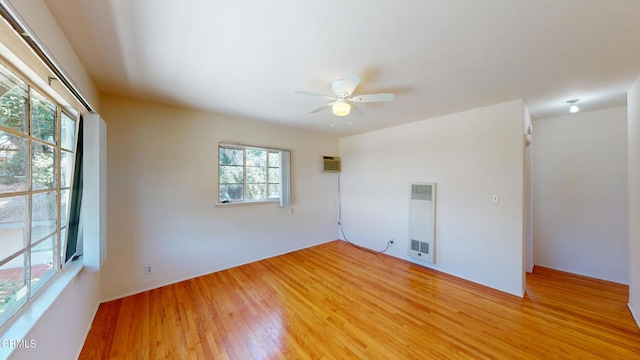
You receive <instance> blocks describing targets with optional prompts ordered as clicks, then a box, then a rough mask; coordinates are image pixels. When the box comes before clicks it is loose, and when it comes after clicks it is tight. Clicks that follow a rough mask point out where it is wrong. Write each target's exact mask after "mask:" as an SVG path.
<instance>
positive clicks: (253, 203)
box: [216, 199, 280, 207]
mask: <svg viewBox="0 0 640 360" xmlns="http://www.w3.org/2000/svg"><path fill="white" fill-rule="evenodd" d="M279 203H280V199H273V200H264V201H238V202H228V203H216V207H234V206H244V205H262V204H279Z"/></svg>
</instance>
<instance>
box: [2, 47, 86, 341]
mask: <svg viewBox="0 0 640 360" xmlns="http://www.w3.org/2000/svg"><path fill="white" fill-rule="evenodd" d="M0 67H2V68H3V69H4V71H6V72H8V73H10V74H11V75H13V76H14V77H16V78H18V79H19V80H21V81H22V82H23V83H24V85H25V87H26V89H25V90H26V92H25V93H26V98H25V106H26V108H25V114H24V116H25V119H24V121H25V124H24V132H23V131H20V130H16V129H13V128H11V127H7V126H4V125H0V130H1V131H3V132H4V133H5V134H7V135H11V136H16V137H19V138H20V139H23V140H24V141H25V143H26V144H25V148H24V158H25V163H28V165H25V167H26V169H25V178H26V180H25V186H26V188H25V189H23V190H19V191H9V192H6V193H2V194H0V200H2V199H10V198H16V197H20V196H24V197H26V200H25V209H24V212H25V214H24V218H23V225H22V239H23V240H22V245H21V248H20V249H19V250H17V251H14V252H12V253H10V254H7V255H6V256H3V257H2V258H0V266H4V265H6V264H9V263H11V262H12V261H15V260H16V259H19V258H21V257H22V262H23V265H22V268H21V269H22V277H23V279H24V282H25V284H24V289H25V294H24V295H23V296H22V299H20V300H17V301H15V302H14V303H13V304H11V305H10V306H9V307H7V308H5V311H6V312H5V314H6V315H4V314H3V315H2V316H0V328H4V327H5V325H7V324H9V323H12V319H13V318H14V317H15V316H16V315H17V314H20V313H21V311H22V309H24V308H25V307H26V306H28V305H29V304H30V303H31V302H32V301H33V299H34V298H35V297H37V296H38V295H39V294H41V293H42V292H43V289H44V288H45V287H47V285H48V284H50V283H51V282H52V281H53V280H54V279H56V278H57V277H59V275H60V272H61V270H62V269H63V268H65V267H66V266H67V265H68V262H65V261H64V260H63V257H64V251H65V249H64V248H63V244H66V240H67V239H63V237H62V234H63V233H64V234H65V236H66V235H68V221H69V206H68V205H67V214H65V215H64V216H63V214H62V202H63V200H62V194H63V192H64V191H65V190H68V197H69V198H70V196H71V186H64V184H62V175H63V169H62V154H63V153H71V157H70V159H69V160H70V161H71V162H72V164H71V168H70V171H69V172H67V174H66V175H68V176H69V177H70V179H68V180H72V179H73V176H74V171H75V169H74V166H73V163H74V162H75V161H74V160H75V155H76V148H77V145H76V140H77V137H78V125H79V112H78V111H77V110H75V109H73V108H70V107H69V106H68V105H66V106H65V105H63V104H61V103H60V102H59V101H58V100H56V99H55V96H51V94H50V93H48V92H47V91H43V89H41V88H40V87H38V86H36V85H35V84H34V83H33V82H32V81H31V79H30V78H29V77H28V76H25V74H23V73H22V72H21V71H18V70H17V69H16V68H15V67H13V66H12V64H10V63H8V62H7V61H5V60H4V59H3V60H0ZM34 93H35V94H37V96H39V97H40V98H41V99H43V100H44V101H47V102H48V103H50V104H51V105H53V106H54V107H55V112H54V114H55V118H54V127H53V132H54V134H53V139H52V140H51V139H42V138H41V137H39V136H37V135H36V134H35V131H34V126H35V122H34V121H33V105H34V97H35V96H34V95H33V94H34ZM74 114H75V115H74ZM63 115H64V116H66V117H67V118H68V119H70V120H71V121H72V122H73V125H74V129H73V143H72V144H71V147H72V149H71V150H70V149H68V148H66V147H63V144H62V121H63V120H62V119H63ZM34 145H38V146H48V147H51V148H52V149H53V152H54V154H53V159H52V162H53V164H52V167H53V185H52V186H51V187H44V188H37V187H36V186H34V178H33V166H34V165H33V164H34V157H33V156H34V154H35V153H36V152H35V151H34ZM67 170H69V169H67ZM48 193H52V194H53V198H54V204H53V209H54V212H55V215H54V225H53V230H52V231H50V232H48V233H47V234H41V235H39V237H38V238H32V237H33V233H32V228H33V226H34V225H33V218H34V216H33V214H34V207H33V197H34V196H35V195H38V194H48ZM69 201H70V199H67V203H69ZM63 218H65V219H66V221H65V222H64V223H63V222H62V220H63ZM47 241H52V242H53V243H52V245H51V250H50V251H52V262H51V269H48V270H47V271H46V272H45V273H43V275H46V276H43V277H42V278H40V279H39V281H37V282H33V276H34V275H33V273H32V270H33V264H34V263H32V256H33V253H34V252H37V251H38V249H37V248H38V246H40V245H42V244H45V243H46V242H47ZM48 249H49V248H48V247H47V250H46V251H49V250H48ZM45 261H46V259H45ZM39 263H40V262H37V264H39ZM16 269H19V268H18V267H16ZM10 295H11V296H15V294H14V293H11V294H10ZM23 299H24V300H23Z"/></svg>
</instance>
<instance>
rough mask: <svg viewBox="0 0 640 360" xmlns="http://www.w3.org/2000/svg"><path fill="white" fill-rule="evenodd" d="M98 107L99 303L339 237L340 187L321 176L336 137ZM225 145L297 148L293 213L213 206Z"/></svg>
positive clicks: (156, 109)
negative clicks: (104, 244) (103, 153)
mask: <svg viewBox="0 0 640 360" xmlns="http://www.w3.org/2000/svg"><path fill="white" fill-rule="evenodd" d="M101 103H102V111H103V112H102V115H103V116H104V118H105V119H108V135H107V138H108V152H107V154H108V155H107V158H108V160H107V163H108V167H107V192H108V194H109V202H108V205H107V209H108V210H107V216H108V219H109V222H108V226H107V234H108V246H109V250H108V251H109V256H108V257H107V260H106V262H105V264H104V267H103V270H102V299H103V300H105V299H113V298H117V297H122V296H125V295H128V294H132V293H136V292H140V291H143V290H146V289H150V288H156V287H158V286H162V285H166V284H169V283H173V282H176V281H180V280H183V279H188V278H193V277H196V276H199V275H202V274H207V273H211V272H214V271H218V270H221V269H225V268H229V267H233V266H237V265H240V264H245V263H249V262H252V261H256V260H259V259H263V258H267V257H271V256H274V255H279V254H282V253H286V252H290V251H294V250H297V249H301V248H305V247H309V246H312V245H316V244H320V243H324V242H327V241H331V240H335V239H336V238H337V231H336V219H337V198H336V195H335V194H336V184H335V182H334V178H333V177H332V176H330V174H325V173H322V172H321V171H320V170H321V159H322V155H323V154H337V153H338V139H337V137H332V136H328V135H323V134H318V133H312V132H308V131H303V130H298V129H292V128H286V127H282V126H277V125H273V124H267V123H265V122H256V121H249V120H243V119H239V118H232V117H228V116H223V115H217V114H212V113H204V112H198V111H193V110H186V109H180V108H176V107H169V106H164V105H158V104H153V103H148V102H142V101H134V100H129V99H125V98H119V97H103V98H102V99H101ZM219 142H230V143H244V144H249V145H256V146H265V147H278V148H283V149H291V167H292V169H291V174H292V179H291V191H292V201H293V204H292V209H293V213H291V211H290V209H289V208H280V207H279V206H278V204H277V203H269V204H258V205H238V206H233V207H225V208H223V207H216V202H217V196H218V195H217V194H218V192H217V183H218V180H217V174H218V168H217V161H218V160H217V159H218V155H217V154H218V153H217V151H218V143H219ZM146 264H149V265H151V266H152V267H153V269H154V270H153V271H154V272H153V274H150V275H145V274H144V271H143V270H144V267H145V265H146Z"/></svg>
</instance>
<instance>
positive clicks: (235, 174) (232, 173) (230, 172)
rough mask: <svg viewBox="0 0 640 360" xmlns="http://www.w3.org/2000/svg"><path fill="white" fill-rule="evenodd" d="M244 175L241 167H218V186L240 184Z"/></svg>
mask: <svg viewBox="0 0 640 360" xmlns="http://www.w3.org/2000/svg"><path fill="white" fill-rule="evenodd" d="M242 183H244V174H243V171H242V166H220V184H221V185H222V184H242Z"/></svg>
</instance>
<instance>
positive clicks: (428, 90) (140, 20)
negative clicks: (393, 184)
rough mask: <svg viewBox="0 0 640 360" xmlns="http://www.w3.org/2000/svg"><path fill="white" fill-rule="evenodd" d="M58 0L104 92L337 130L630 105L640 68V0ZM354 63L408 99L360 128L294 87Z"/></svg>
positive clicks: (318, 87)
mask: <svg viewBox="0 0 640 360" xmlns="http://www.w3.org/2000/svg"><path fill="white" fill-rule="evenodd" d="M45 2H46V3H47V5H48V6H49V8H50V10H51V12H52V14H53V15H54V17H55V18H56V19H57V21H58V23H59V24H60V26H61V27H62V29H63V31H64V32H65V34H66V36H67V38H68V39H69V41H70V42H71V44H72V46H73V47H74V48H75V49H76V52H77V53H78V56H79V57H80V59H81V60H82V61H83V63H84V64H85V67H86V68H87V70H88V72H89V74H90V75H91V77H92V78H93V80H94V82H95V84H96V86H97V87H98V89H99V90H100V91H101V92H103V93H107V94H115V95H123V96H130V97H134V98H140V99H146V100H151V101H156V102H163V103H168V104H174V105H179V106H185V107H189V108H196V109H201V110H210V111H215V112H220V113H226V114H231V115H239V116H243V117H247V118H253V119H258V120H265V121H271V122H275V123H281V124H287V125H293V126H299V127H306V128H311V129H315V130H320V131H326V132H329V133H334V134H337V135H346V134H353V133H360V132H364V131H370V130H374V129H379V128H384V127H390V126H394V125H398V124H403V123H408V122H412V121H418V120H423V119H427V118H431V117H435V116H439V115H444V114H449V113H454V112H458V111H463V110H467V109H472V108H477V107H481V106H485V105H492V104H496V103H500V102H505V101H510V100H515V99H520V98H522V99H524V100H525V102H526V104H527V106H528V108H529V110H530V111H531V114H532V116H533V117H534V118H543V117H550V116H556V115H562V114H566V113H567V109H568V106H567V104H566V103H565V102H566V100H568V99H572V98H580V99H581V101H580V105H581V108H582V109H583V110H587V111H588V110H595V109H601V108H607V107H612V106H619V105H624V104H625V103H626V90H627V89H628V88H629V87H630V85H631V84H632V83H633V81H634V80H635V79H636V78H637V77H638V76H640V39H639V37H640V19H639V18H638V14H640V1H638V0H608V1H602V0H483V1H479V0H421V1H417V0H399V1H398V0H396V1H382V0H378V1H370V0H350V1H337V0H323V1H311V0H307V1H300V0H278V1H265V0H247V1H214V0H190V1H175V0H135V1H132V0H45ZM349 73H352V74H355V75H358V76H360V77H362V79H363V80H362V83H361V85H360V87H359V88H358V89H357V90H356V93H375V92H393V93H395V94H396V100H395V101H394V102H392V103H379V104H361V105H359V107H360V108H361V109H362V110H363V111H364V115H362V116H359V117H351V116H350V120H351V121H352V122H353V125H351V126H349V125H347V122H348V120H346V119H345V118H337V117H335V116H333V115H332V114H331V111H324V112H321V113H318V114H309V113H308V112H309V111H310V110H312V109H314V108H316V107H317V106H319V105H321V104H323V103H324V100H323V99H322V98H314V97H306V96H301V95H296V94H293V92H294V91H295V90H306V91H312V92H321V93H327V94H329V93H330V83H331V82H332V81H333V80H336V79H340V78H342V77H343V76H344V75H346V74H349ZM332 123H334V124H335V127H334V128H331V126H330V125H331V124H332Z"/></svg>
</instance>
